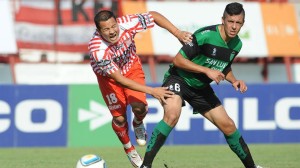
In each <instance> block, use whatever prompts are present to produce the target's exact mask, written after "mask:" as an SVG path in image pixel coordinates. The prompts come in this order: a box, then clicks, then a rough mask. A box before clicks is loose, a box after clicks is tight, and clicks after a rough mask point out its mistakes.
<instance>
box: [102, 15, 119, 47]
mask: <svg viewBox="0 0 300 168" xmlns="http://www.w3.org/2000/svg"><path fill="white" fill-rule="evenodd" d="M99 26H100V30H99V32H100V34H101V36H102V37H103V38H104V39H105V40H107V41H108V42H110V43H116V42H117V41H118V40H119V33H120V30H119V25H118V23H117V21H116V20H115V18H113V17H111V18H110V19H108V20H107V21H101V22H99Z"/></svg>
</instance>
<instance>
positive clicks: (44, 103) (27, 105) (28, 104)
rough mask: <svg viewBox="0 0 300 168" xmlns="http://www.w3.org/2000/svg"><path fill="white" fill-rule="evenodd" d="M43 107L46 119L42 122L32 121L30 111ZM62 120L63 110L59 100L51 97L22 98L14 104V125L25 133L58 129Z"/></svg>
mask: <svg viewBox="0 0 300 168" xmlns="http://www.w3.org/2000/svg"><path fill="white" fill-rule="evenodd" d="M35 109H43V110H45V113H46V119H45V121H44V122H42V123H40V122H39V123H34V122H32V111H33V110H35ZM62 122H63V111H62V107H61V105H60V103H59V102H57V101H55V100H51V99H45V100H41V99H38V100H24V101H22V102H20V103H19V104H18V105H17V106H16V110H15V125H16V127H17V129H18V130H20V131H22V132H27V133H41V132H42V133H47V132H54V131H56V130H58V129H59V128H60V127H61V125H62Z"/></svg>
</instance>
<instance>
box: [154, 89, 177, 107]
mask: <svg viewBox="0 0 300 168" xmlns="http://www.w3.org/2000/svg"><path fill="white" fill-rule="evenodd" d="M151 95H152V96H153V97H154V98H156V99H158V101H159V102H160V103H161V104H167V102H166V98H169V97H172V96H173V95H174V93H173V92H171V91H169V90H168V87H156V88H153V89H152V91H151Z"/></svg>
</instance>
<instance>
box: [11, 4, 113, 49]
mask: <svg viewBox="0 0 300 168" xmlns="http://www.w3.org/2000/svg"><path fill="white" fill-rule="evenodd" d="M15 2H17V4H16V6H17V10H16V36H17V42H18V46H19V47H20V48H21V49H24V48H25V49H44V50H45V49H46V50H56V51H71V52H87V44H88V41H89V40H90V38H91V37H92V35H93V33H94V31H95V30H96V28H95V25H94V14H95V13H96V12H97V11H98V10H100V9H111V10H112V11H114V12H116V13H117V11H115V10H117V8H116V7H117V1H105V2H100V1H94V0H84V1H83V0H82V1H71V0H67V1H66V0H55V1H54V0H43V1H39V2H38V3H37V1H32V0H19V1H15Z"/></svg>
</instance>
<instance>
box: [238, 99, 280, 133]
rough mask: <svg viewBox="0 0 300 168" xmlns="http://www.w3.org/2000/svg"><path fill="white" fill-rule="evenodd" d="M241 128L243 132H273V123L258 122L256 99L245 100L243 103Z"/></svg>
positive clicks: (274, 125)
mask: <svg viewBox="0 0 300 168" xmlns="http://www.w3.org/2000/svg"><path fill="white" fill-rule="evenodd" d="M243 107H244V108H243V111H244V113H243V114H244V115H243V128H244V130H275V129H276V123H275V122H274V121H259V120H258V99H257V98H245V99H244V101H243Z"/></svg>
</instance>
